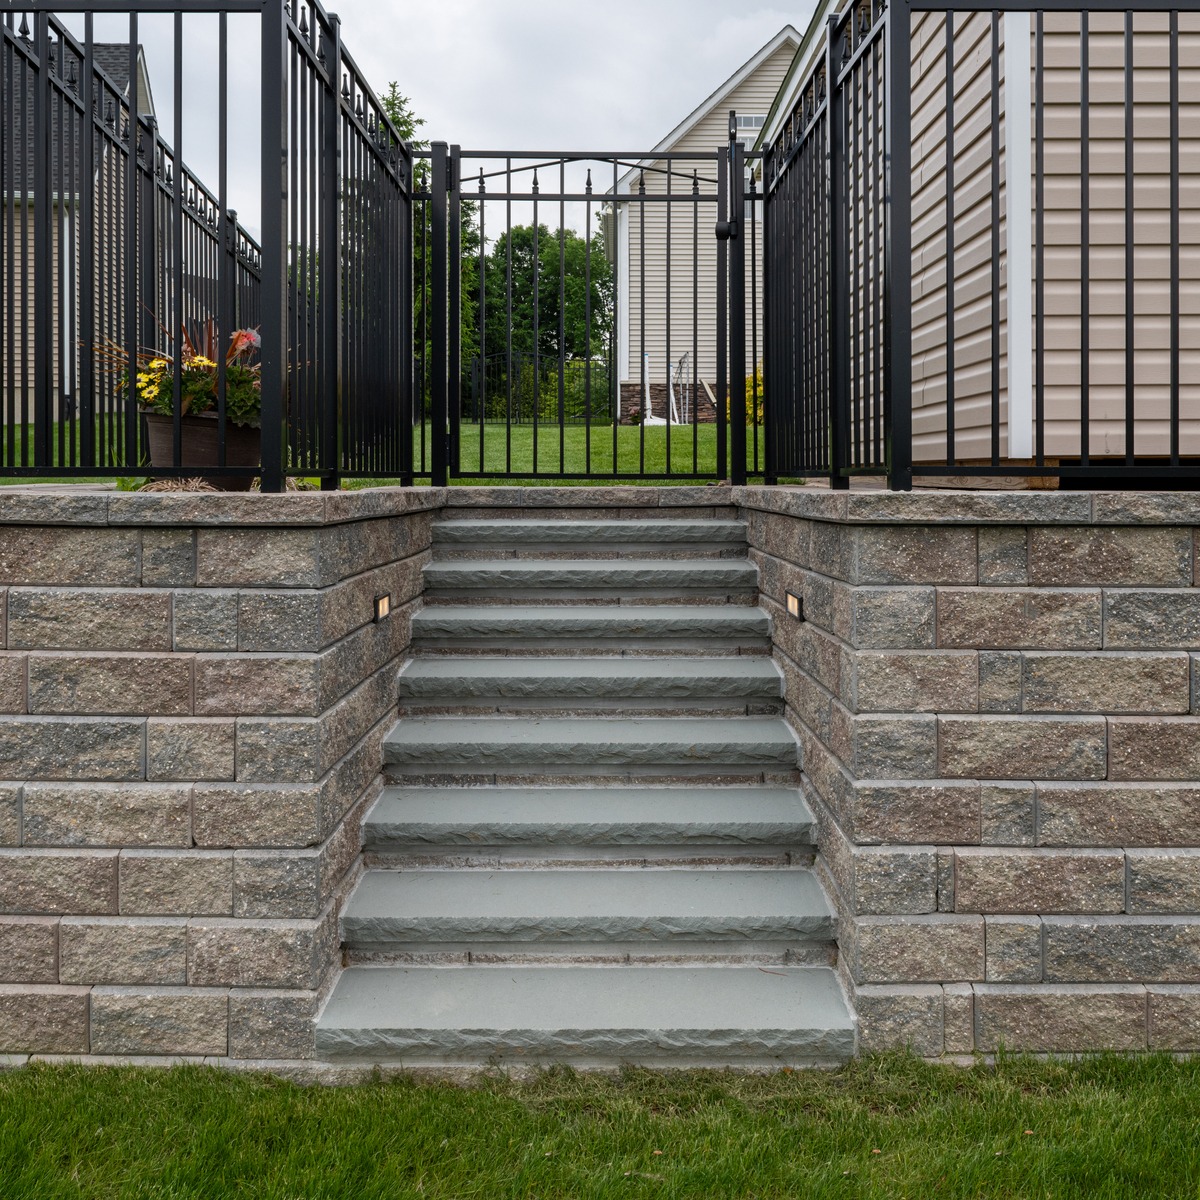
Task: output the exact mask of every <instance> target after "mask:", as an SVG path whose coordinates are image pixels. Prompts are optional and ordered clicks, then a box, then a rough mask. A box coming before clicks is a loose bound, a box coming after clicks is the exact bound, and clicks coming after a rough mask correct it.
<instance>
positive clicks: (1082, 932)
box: [1044, 916, 1200, 983]
mask: <svg viewBox="0 0 1200 1200" xmlns="http://www.w3.org/2000/svg"><path fill="white" fill-rule="evenodd" d="M1044 924H1045V946H1046V959H1045V962H1046V978H1047V979H1048V980H1052V981H1054V982H1059V983H1200V920H1197V919H1196V918H1195V917H1130V916H1121V917H1058V918H1054V917H1048V918H1047V919H1046V921H1045V923H1044Z"/></svg>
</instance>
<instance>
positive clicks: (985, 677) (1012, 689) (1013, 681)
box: [979, 650, 1022, 713]
mask: <svg viewBox="0 0 1200 1200" xmlns="http://www.w3.org/2000/svg"><path fill="white" fill-rule="evenodd" d="M1021 671H1022V663H1021V656H1020V655H1019V654H1014V653H1011V652H1009V651H1004V650H981V651H980V652H979V711H980V712H985V713H1018V712H1020V711H1021Z"/></svg>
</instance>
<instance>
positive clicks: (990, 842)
mask: <svg viewBox="0 0 1200 1200" xmlns="http://www.w3.org/2000/svg"><path fill="white" fill-rule="evenodd" d="M979 807H980V840H981V841H982V843H983V844H984V845H985V846H1032V845H1034V844H1035V842H1036V841H1037V819H1036V818H1037V813H1036V808H1037V791H1036V788H1035V787H1034V785H1033V784H1031V783H988V784H984V785H983V786H982V787H981V788H980V789H979Z"/></svg>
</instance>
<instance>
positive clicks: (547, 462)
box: [413, 118, 766, 483]
mask: <svg viewBox="0 0 1200 1200" xmlns="http://www.w3.org/2000/svg"><path fill="white" fill-rule="evenodd" d="M745 160H746V151H745V149H744V147H743V145H742V143H741V142H740V141H739V140H738V137H737V125H736V119H735V118H734V119H731V126H730V131H729V140H728V142H727V143H726V144H724V145H721V146H718V147H714V149H713V150H711V151H707V152H669V153H662V152H660V153H654V152H651V153H623V154H622V153H618V154H612V153H607V154H593V153H582V152H579V153H559V152H544V153H537V152H517V151H505V150H499V151H469V150H462V149H460V148H459V147H457V146H448V145H445V144H441V143H435V144H434V145H433V147H432V148H431V150H430V151H429V152H428V157H427V159H426V164H427V165H420V166H418V170H417V174H418V178H419V179H421V180H422V181H428V186H427V187H422V188H420V189H418V190H417V191H416V193H415V195H414V211H415V213H416V220H417V221H418V223H419V224H418V230H419V232H418V236H417V239H416V251H415V253H416V259H415V261H416V285H415V286H416V297H417V305H416V308H417V329H416V350H415V354H416V377H417V381H418V389H417V396H418V402H417V403H416V405H415V406H414V409H413V421H414V435H415V439H416V440H415V448H416V462H415V470H416V473H417V475H419V476H428V477H429V478H430V479H432V480H433V481H434V482H435V483H444V482H446V481H447V480H449V479H450V478H453V477H455V476H458V477H467V478H481V479H506V478H553V479H559V478H561V479H571V478H606V479H613V480H621V479H631V480H632V479H653V478H662V479H725V478H733V479H735V480H744V479H745V478H747V477H748V476H749V475H756V474H761V472H762V470H763V466H764V464H765V456H766V446H765V437H766V431H765V430H764V428H763V427H762V424H761V421H760V420H759V417H760V414H761V393H762V371H761V361H762V359H761V356H762V350H761V341H762V334H763V323H762V309H761V303H762V300H761V296H762V259H761V255H762V236H761V235H762V229H761V219H762V218H761V194H760V193H759V190H758V183H757V180H756V179H755V178H754V177H753V175H752V174H751V173H750V172H748V171H747V170H746V162H745Z"/></svg>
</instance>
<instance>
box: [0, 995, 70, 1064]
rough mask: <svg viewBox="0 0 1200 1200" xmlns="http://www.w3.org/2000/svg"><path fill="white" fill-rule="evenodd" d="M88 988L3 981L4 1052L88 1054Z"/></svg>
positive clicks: (0, 1043)
mask: <svg viewBox="0 0 1200 1200" xmlns="http://www.w3.org/2000/svg"><path fill="white" fill-rule="evenodd" d="M87 1051H88V989H87V988H83V987H58V986H54V987H50V986H43V985H38V984H25V983H18V984H7V983H0V1054H86V1053H87Z"/></svg>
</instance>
